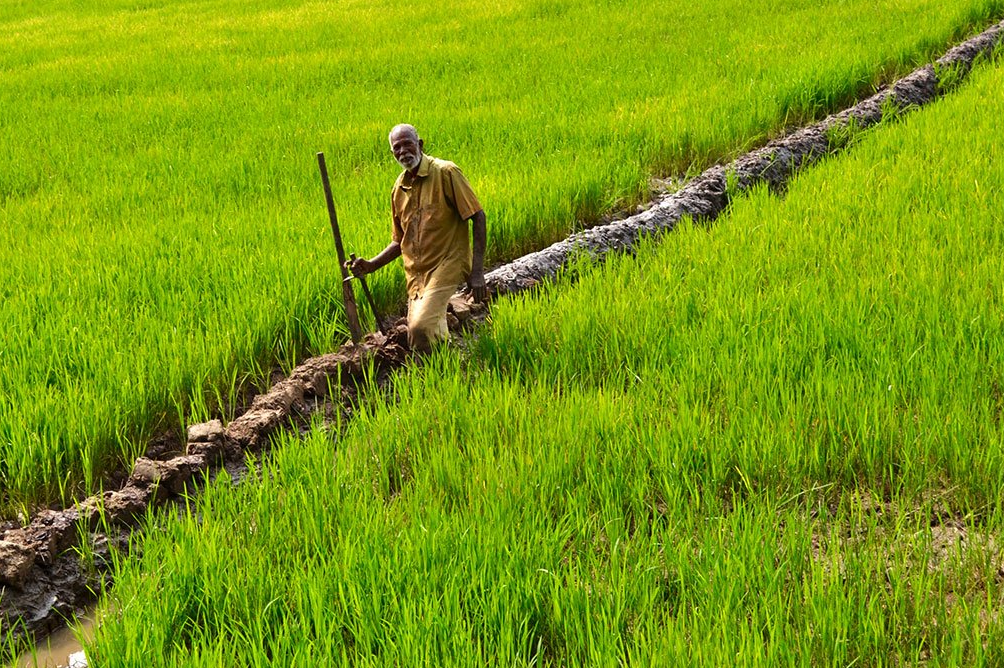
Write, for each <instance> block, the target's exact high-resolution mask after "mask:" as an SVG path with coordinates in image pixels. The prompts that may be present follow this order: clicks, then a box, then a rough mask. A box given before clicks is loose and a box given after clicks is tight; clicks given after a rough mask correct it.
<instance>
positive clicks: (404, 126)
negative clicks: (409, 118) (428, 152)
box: [387, 123, 419, 143]
mask: <svg viewBox="0 0 1004 668" xmlns="http://www.w3.org/2000/svg"><path fill="white" fill-rule="evenodd" d="M400 134H406V135H408V136H410V137H411V138H412V139H414V140H415V141H416V142H418V140H419V137H418V130H416V129H415V126H414V125H410V124H408V123H398V124H397V125H395V126H394V127H392V128H391V129H390V134H389V135H387V141H389V142H391V143H393V142H394V135H400Z"/></svg>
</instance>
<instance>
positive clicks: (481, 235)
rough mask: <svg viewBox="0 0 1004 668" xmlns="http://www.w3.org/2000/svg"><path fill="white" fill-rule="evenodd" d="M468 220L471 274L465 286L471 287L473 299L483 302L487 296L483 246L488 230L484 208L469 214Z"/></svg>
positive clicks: (486, 241)
mask: <svg viewBox="0 0 1004 668" xmlns="http://www.w3.org/2000/svg"><path fill="white" fill-rule="evenodd" d="M470 221H471V236H472V237H473V249H472V250H473V252H472V253H471V275H470V277H469V278H468V279H467V287H469V288H470V289H471V293H472V294H473V295H474V301H478V302H483V301H484V300H485V299H487V298H488V288H487V287H485V246H487V245H488V231H487V229H486V227H485V212H484V210H480V211H478V212H477V213H476V214H474V215H473V216H471V218H470Z"/></svg>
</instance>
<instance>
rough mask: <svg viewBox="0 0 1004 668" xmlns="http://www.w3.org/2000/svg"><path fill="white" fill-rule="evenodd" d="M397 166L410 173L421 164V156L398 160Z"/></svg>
mask: <svg viewBox="0 0 1004 668" xmlns="http://www.w3.org/2000/svg"><path fill="white" fill-rule="evenodd" d="M397 164H399V165H401V166H402V167H404V168H405V169H406V170H408V171H409V172H410V171H411V170H413V169H415V168H416V167H418V166H419V165H420V164H422V154H421V153H419V154H417V155H412V156H407V157H405V158H404V159H402V160H398V161H397Z"/></svg>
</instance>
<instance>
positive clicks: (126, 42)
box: [0, 0, 1002, 516]
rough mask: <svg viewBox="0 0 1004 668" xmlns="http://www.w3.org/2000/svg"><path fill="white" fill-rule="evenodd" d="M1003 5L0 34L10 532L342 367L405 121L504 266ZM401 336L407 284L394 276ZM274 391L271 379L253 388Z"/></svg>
mask: <svg viewBox="0 0 1004 668" xmlns="http://www.w3.org/2000/svg"><path fill="white" fill-rule="evenodd" d="M1001 9H1002V5H1001V3H1000V2H999V0H965V1H961V0H960V1H957V2H953V3H940V2H934V0H912V1H911V2H909V3H902V2H886V1H883V2H879V3H875V2H872V1H869V2H864V1H859V0H854V1H852V2H841V3H808V4H806V3H795V4H792V3H789V2H781V1H771V2H765V3H755V4H754V5H751V4H750V3H746V2H738V1H735V0H729V1H727V2H718V3H692V2H682V1H681V0H657V1H655V2H649V3H646V4H644V5H638V4H637V3H625V2H572V1H569V0H558V1H553V0H549V1H547V2H540V1H536V0H507V1H506V2H501V3H494V4H489V5H485V4H484V3H476V2H470V1H468V0H451V1H450V2H447V3H436V4H433V5H423V6H416V5H413V4H412V5H405V4H402V3H399V2H384V3H376V4H373V3H358V2H349V1H340V2H335V3H317V2H302V1H298V2H288V1H287V2H276V1H271V2H260V1H259V2H233V1H223V2H206V1H198V0H197V1H190V2H184V3H168V2H163V1H162V0H153V1H150V0H143V1H142V2H139V1H136V0H118V1H116V2H111V3H109V2H103V3H80V2H66V1H65V0H45V1H43V2H38V3H31V4H24V3H5V4H3V5H2V6H0V72H2V76H0V127H2V128H3V131H2V132H0V160H2V162H3V164H4V169H3V170H0V221H2V224H0V331H2V332H3V334H2V337H3V338H2V340H0V514H3V515H7V516H9V515H11V514H13V513H14V512H15V511H19V510H20V511H24V510H27V509H28V508H29V507H30V506H32V505H34V504H39V503H49V502H53V501H57V500H59V499H62V500H63V501H66V500H67V499H69V498H71V497H74V496H76V495H77V494H78V493H79V492H81V491H85V490H92V489H94V488H95V487H96V486H98V485H99V483H100V479H101V474H102V473H103V472H105V471H107V470H108V469H109V468H114V467H122V466H126V465H128V464H129V462H131V460H132V459H133V458H134V456H135V455H136V454H137V453H138V452H139V451H141V450H142V448H143V444H144V441H145V440H146V439H147V438H148V437H149V436H150V435H151V434H152V433H154V432H157V431H159V430H161V429H180V428H181V426H182V425H181V424H180V423H181V422H183V421H184V416H185V415H186V414H189V413H191V414H192V415H193V417H195V416H202V415H204V414H206V413H208V412H211V411H215V410H223V411H224V412H225V411H226V408H225V406H220V405H219V404H220V403H221V401H223V402H225V401H226V399H225V398H224V397H223V395H224V394H225V393H226V392H227V390H229V389H230V388H232V387H233V386H234V384H235V382H238V383H239V382H241V381H242V379H244V378H246V377H249V378H250V379H251V382H253V381H254V379H255V378H262V377H266V376H267V370H268V369H269V367H270V366H271V365H272V364H273V363H274V362H276V361H278V362H280V363H283V364H287V365H288V364H291V363H292V362H293V361H294V360H296V359H298V358H300V357H301V356H302V355H303V354H305V352H318V351H324V350H327V349H329V348H330V347H331V346H332V345H335V344H337V343H339V342H340V341H341V340H343V337H344V331H343V325H342V323H341V320H340V316H339V307H338V305H337V300H338V298H337V295H338V286H337V276H336V270H335V266H334V260H333V253H332V252H331V242H330V238H329V236H328V235H329V232H328V228H327V223H326V219H325V215H324V207H323V203H322V201H321V196H320V188H319V184H318V178H317V173H316V167H315V163H314V153H315V152H316V151H318V150H323V151H325V152H326V154H327V158H328V164H329V165H330V166H331V168H332V170H333V171H334V186H335V190H336V193H337V200H338V206H339V209H340V211H341V214H342V220H343V224H344V227H345V236H346V243H347V245H348V247H349V248H350V250H353V251H356V252H359V253H360V254H365V253H370V252H373V251H374V250H375V249H377V248H379V247H381V246H382V244H383V243H384V242H385V241H386V237H387V233H388V229H389V224H388V223H387V222H386V221H387V220H388V215H387V206H388V202H387V192H388V190H389V188H390V185H391V183H392V181H393V178H394V176H395V171H396V167H395V165H394V163H393V162H392V161H391V159H390V157H389V154H388V152H387V150H386V146H385V142H386V139H385V136H386V132H387V129H388V128H389V127H390V126H391V125H392V124H393V123H396V122H399V121H401V120H409V121H412V122H414V123H416V124H417V125H418V126H419V127H420V129H422V130H423V132H424V133H425V134H426V136H427V139H428V140H429V141H428V149H429V151H430V152H432V153H434V154H438V155H441V156H444V157H449V158H451V159H454V160H456V161H457V162H458V163H460V164H461V165H462V166H463V167H464V169H465V170H466V171H467V173H468V175H469V176H470V178H471V179H472V181H473V183H474V185H475V188H476V190H477V192H478V193H479V195H480V196H481V197H482V200H483V203H484V204H485V206H486V209H487V211H488V212H489V220H490V224H489V228H490V230H491V231H490V234H491V241H490V244H489V246H490V253H491V256H492V257H491V259H492V260H494V261H499V260H502V259H504V258H509V257H512V256H514V255H516V254H518V253H521V252H523V251H526V250H528V249H531V248H534V247H537V246H539V245H540V244H542V243H544V242H548V241H552V240H554V239H555V238H557V237H560V236H563V235H564V234H565V233H567V232H568V231H569V230H570V229H571V228H572V227H574V226H575V225H577V224H579V222H581V221H589V220H591V219H594V218H596V217H597V216H598V215H600V214H601V213H603V212H605V211H608V210H610V209H611V208H615V207H618V206H627V205H629V204H631V203H632V202H635V201H637V200H638V199H639V198H640V197H642V196H643V195H644V194H645V191H646V188H647V186H646V183H647V179H648V177H649V176H651V175H652V174H665V173H670V172H674V173H680V172H683V171H686V170H692V169H696V168H698V167H701V166H703V165H706V164H707V163H708V162H710V161H712V160H715V159H717V158H719V157H721V156H725V155H731V154H733V153H735V152H737V151H739V150H741V149H742V148H744V147H746V146H749V145H750V144H751V143H753V142H756V141H758V140H759V139H760V138H763V137H764V136H766V135H768V134H770V133H773V132H776V131H778V129H779V128H780V127H782V126H783V125H785V124H787V123H792V122H796V121H800V120H802V119H805V118H809V117H814V116H818V115H819V114H821V113H822V112H823V111H825V110H829V109H833V108H834V107H836V106H839V105H840V104H842V103H843V102H845V101H847V100H848V99H849V98H850V97H851V96H853V95H855V94H857V93H861V92H866V91H867V90H868V89H869V87H870V86H872V85H873V84H875V83H876V82H878V81H881V80H885V79H887V78H889V77H890V76H891V75H892V74H893V73H894V72H902V71H904V70H905V69H907V68H908V67H910V66H912V65H914V64H916V63H919V62H922V61H923V60H924V59H926V58H928V57H929V56H930V55H932V54H933V53H934V52H936V51H937V50H940V49H942V48H943V47H944V45H945V44H947V43H948V42H949V41H950V40H951V39H953V38H959V37H961V36H963V35H964V34H965V33H966V32H968V31H969V30H971V29H972V28H974V27H976V26H981V25H983V24H985V22H986V21H987V19H988V17H990V16H991V15H996V14H999V13H1000V12H1001ZM374 282H375V285H374V290H375V292H376V293H377V298H378V300H379V301H380V303H381V304H382V305H383V307H384V308H388V307H390V306H391V305H393V304H395V303H396V301H397V299H398V296H399V295H400V294H401V285H402V277H401V273H400V269H399V268H398V269H395V270H393V271H391V270H388V271H386V272H384V273H383V275H380V276H378V277H376V280H375V281H374ZM256 368H258V369H261V371H259V372H255V371H254V369H256Z"/></svg>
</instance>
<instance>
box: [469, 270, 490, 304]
mask: <svg viewBox="0 0 1004 668" xmlns="http://www.w3.org/2000/svg"><path fill="white" fill-rule="evenodd" d="M467 287H468V289H470V291H471V294H472V295H473V296H474V301H476V302H484V300H485V299H487V298H488V288H487V287H485V272H483V271H472V272H471V275H470V277H469V278H468V279H467Z"/></svg>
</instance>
